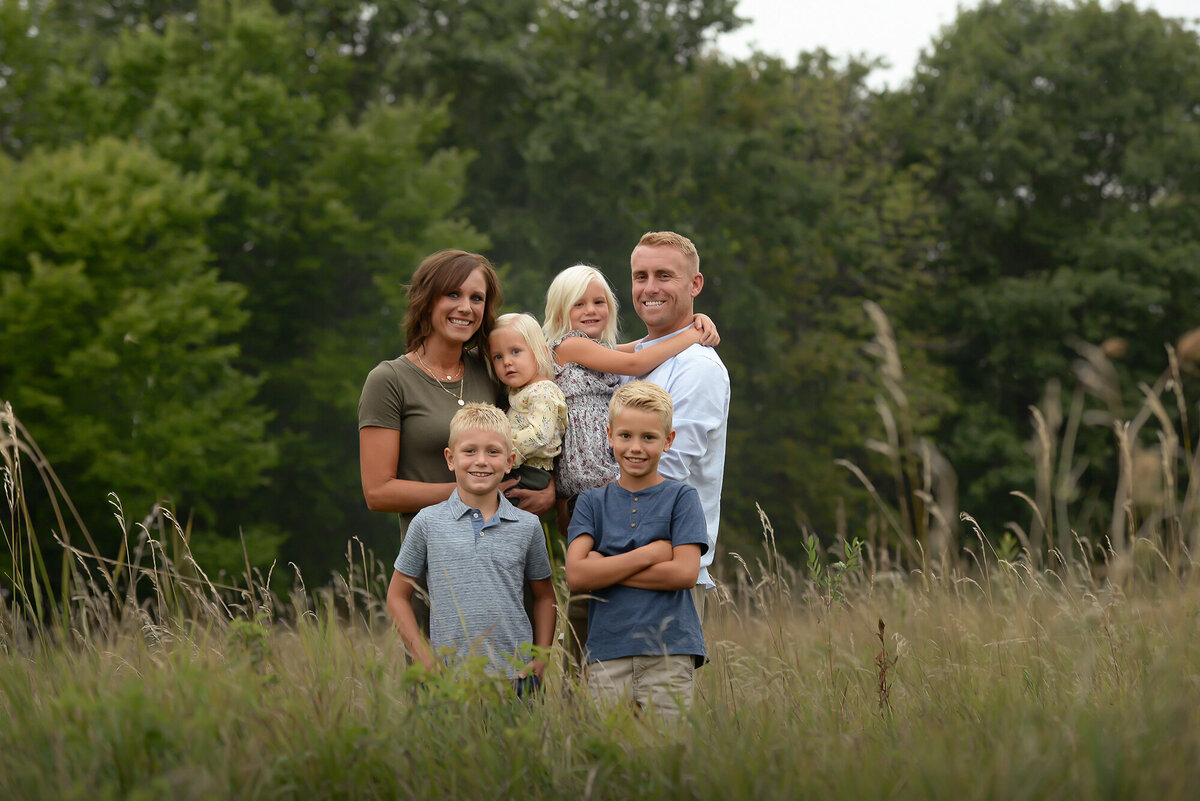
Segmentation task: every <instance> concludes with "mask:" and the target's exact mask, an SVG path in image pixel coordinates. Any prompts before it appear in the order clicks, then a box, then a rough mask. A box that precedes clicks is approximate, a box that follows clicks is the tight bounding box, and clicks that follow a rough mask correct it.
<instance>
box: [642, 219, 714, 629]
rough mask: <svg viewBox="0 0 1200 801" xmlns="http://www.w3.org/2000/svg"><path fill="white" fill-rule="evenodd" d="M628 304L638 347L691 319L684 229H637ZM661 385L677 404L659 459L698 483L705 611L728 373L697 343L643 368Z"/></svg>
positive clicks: (667, 469) (693, 289)
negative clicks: (642, 334)
mask: <svg viewBox="0 0 1200 801" xmlns="http://www.w3.org/2000/svg"><path fill="white" fill-rule="evenodd" d="M629 261H630V266H631V268H632V271H633V307H634V310H635V311H636V312H637V315H638V317H640V318H641V320H642V322H643V323H645V324H646V338H645V339H643V340H642V341H641V342H640V343H638V346H637V347H638V349H641V348H645V347H649V346H650V345H653V344H655V343H657V342H662V341H663V340H666V339H670V338H671V337H674V336H677V335H679V334H681V333H683V332H684V331H686V330H687V329H688V328H689V327H691V325H692V317H693V314H694V312H693V309H692V305H693V301H694V300H695V298H696V296H697V295H699V294H700V290H701V289H703V288H704V276H703V274H701V272H700V255H699V253H698V252H697V251H696V246H695V245H694V244H692V241H691V240H690V239H688V238H687V237H686V236H682V235H680V234H677V233H674V232H672V231H651V232H649V233H646V234H643V235H642V238H641V240H640V241H639V242H638V243H637V247H635V248H634V249H633V253H632V255H631V256H630V259H629ZM642 377H643V378H644V379H645V380H647V381H652V382H653V383H655V384H658V385H659V386H661V387H663V388H664V389H666V390H667V392H669V393H670V394H671V399H672V400H673V401H674V404H675V414H674V421H675V432H676V433H675V441H674V443H673V444H672V446H671V448H670V449H669V450H668V451H666V452H665V453H664V454H663V456H662V460H661V461H660V462H659V467H658V469H659V472H660V473H661V474H662V475H663V476H664V477H666V478H670V479H673V480H675V481H682V482H685V483H687V484H690V485H691V486H693V487H695V488H696V491H697V492H698V493H699V495H700V503H701V506H702V507H703V509H704V521H705V525H706V527H707V529H708V548H707V549H706V550H705V552H704V556H703V557H702V558H701V560H700V574H699V578H698V580H697V585H696V587H697V592H696V593H695V598H696V604H697V609H698V610H699V611H700V612H701V613H703V599H704V590H708V589H712V587H713V581H712V578H711V577H710V576H709V574H708V567H709V566H710V565H711V564H712V561H713V556H714V554H715V553H716V545H717V528H718V525H719V523H720V519H721V484H722V481H723V479H724V475H725V439H726V429H727V427H728V423H729V373H728V372H727V371H726V369H725V365H724V364H722V363H721V359H720V357H719V356H717V352H716V351H715V350H713V349H712V348H706V347H703V346H702V345H692V346H691V347H690V348H688V349H687V350H685V351H683V352H682V353H680V354H679V355H678V356H674V357H672V358H670V359H667V360H666V361H665V362H663V363H662V364H661V365H659V366H658V367H657V368H655V369H654V370H652V371H650V373H648V374H647V375H645V376H642Z"/></svg>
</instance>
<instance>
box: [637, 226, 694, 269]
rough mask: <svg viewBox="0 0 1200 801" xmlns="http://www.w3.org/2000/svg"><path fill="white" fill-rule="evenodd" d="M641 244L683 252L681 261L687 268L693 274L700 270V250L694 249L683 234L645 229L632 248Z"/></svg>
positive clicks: (690, 241)
mask: <svg viewBox="0 0 1200 801" xmlns="http://www.w3.org/2000/svg"><path fill="white" fill-rule="evenodd" d="M643 246H645V247H648V248H671V249H672V250H678V251H679V252H680V253H682V254H683V263H684V264H686V265H687V267H688V269H689V270H691V271H692V273H693V274H694V273H698V272H700V252H699V251H698V250H696V246H695V245H694V244H692V240H690V239H688V238H687V237H686V236H684V235H683V234H677V233H675V232H674V231H647V232H646V233H644V234H642V238H641V239H639V240H638V243H637V246H636V247H634V250H637V249H638V248H640V247H643Z"/></svg>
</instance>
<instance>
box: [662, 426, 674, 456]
mask: <svg viewBox="0 0 1200 801" xmlns="http://www.w3.org/2000/svg"><path fill="white" fill-rule="evenodd" d="M674 441H675V429H673V428H672V429H671V430H670V431H668V432H667V438H666V440H664V441H663V450H664V451H669V450H671V443H672V442H674Z"/></svg>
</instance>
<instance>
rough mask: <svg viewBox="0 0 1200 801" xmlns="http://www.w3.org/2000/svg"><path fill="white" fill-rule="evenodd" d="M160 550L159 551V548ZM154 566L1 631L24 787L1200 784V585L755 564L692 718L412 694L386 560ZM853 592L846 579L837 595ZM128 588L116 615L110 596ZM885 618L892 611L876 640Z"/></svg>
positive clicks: (302, 794) (1066, 788)
mask: <svg viewBox="0 0 1200 801" xmlns="http://www.w3.org/2000/svg"><path fill="white" fill-rule="evenodd" d="M151 547H153V546H151ZM163 559H164V556H163V554H159V555H158V556H157V557H156V559H155V560H151V561H154V562H156V563H157V564H158V566H159V569H158V572H157V573H154V572H149V571H148V572H146V573H145V574H144V578H143V580H142V584H143V585H144V587H143V589H144V590H146V591H147V592H146V594H147V595H148V596H149V597H148V599H147V600H146V601H144V602H143V603H141V604H133V603H132V602H131V603H129V604H126V605H123V606H122V605H118V604H116V603H114V602H113V599H112V598H111V597H109V598H107V599H106V598H105V596H104V593H103V592H101V591H100V590H99V587H98V586H96V587H94V588H93V592H94V593H95V594H94V595H88V594H80V593H77V594H76V596H75V598H74V601H73V602H72V607H73V612H72V616H71V617H72V620H71V621H70V622H68V621H67V620H65V619H64V620H62V621H60V622H59V623H58V624H55V625H52V626H48V627H44V628H42V627H32V626H31V625H29V623H28V621H24V622H22V621H21V620H20V607H19V606H17V605H14V604H12V603H8V604H6V606H5V615H6V617H5V619H4V620H3V625H2V626H0V650H2V655H0V797H3V798H8V799H19V798H89V799H90V798H110V797H111V798H170V799H173V800H174V801H182V799H193V798H196V799H199V798H397V797H435V798H438V797H444V798H475V799H481V798H494V797H527V798H581V799H582V798H588V799H592V798H595V799H600V798H613V799H623V798H663V797H673V798H674V797H695V798H709V797H734V798H795V797H805V796H815V797H838V798H955V799H961V798H966V799H970V798H1037V799H1044V798H1064V799H1066V798H1071V799H1076V798H1083V799H1086V798H1154V799H1156V800H1160V799H1171V798H1180V799H1183V798H1195V797H1196V792H1197V790H1198V789H1200V646H1198V645H1197V638H1196V637H1195V633H1196V629H1197V614H1198V612H1200V592H1198V591H1197V588H1196V587H1195V586H1193V585H1192V584H1191V583H1181V582H1163V581H1159V582H1156V583H1154V584H1146V585H1145V586H1144V587H1141V585H1138V584H1131V586H1130V587H1129V588H1127V589H1126V590H1124V591H1123V590H1122V589H1120V588H1118V587H1116V586H1112V585H1103V584H1099V583H1097V582H1095V581H1093V580H1092V579H1091V577H1090V576H1088V575H1084V574H1076V575H1071V574H1070V573H1068V574H1066V575H1065V577H1063V576H1057V575H1053V574H1037V573H1033V572H1031V571H1030V570H1029V569H1028V568H1027V567H1026V566H1025V565H1024V563H1023V562H1021V561H1016V562H1005V561H996V560H993V561H988V562H984V563H983V569H982V570H981V571H980V572H979V573H978V574H977V575H975V576H973V577H970V578H968V577H965V576H964V577H959V578H942V579H934V578H930V577H926V576H924V575H922V574H919V573H918V574H916V575H913V576H907V577H904V578H903V579H901V578H899V577H897V576H894V575H890V574H889V575H883V574H881V575H877V576H875V577H873V578H872V577H868V576H867V575H866V574H865V571H863V570H856V571H851V572H848V573H845V574H843V575H842V576H841V577H840V578H841V581H840V583H839V582H833V583H834V584H835V585H836V586H830V585H829V584H828V583H827V584H824V585H823V584H821V583H818V582H814V581H813V580H812V578H811V577H810V576H808V575H802V574H800V573H797V572H795V571H793V570H791V569H790V568H788V567H787V566H786V565H780V564H778V563H772V564H771V565H770V566H768V567H761V566H754V567H752V568H750V569H739V572H738V573H737V576H736V580H735V581H731V582H729V585H728V586H729V588H730V591H729V592H726V593H725V594H724V596H723V598H722V600H721V602H720V603H719V604H710V608H709V619H708V621H707V625H706V632H707V636H708V639H709V642H710V648H711V650H712V652H713V661H712V663H711V664H710V665H709V666H707V667H705V668H704V669H703V670H701V671H700V672H699V673H698V696H697V700H696V703H695V706H694V708H693V710H692V713H691V715H690V716H689V717H688V719H687V721H686V724H685V725H684V726H683V727H682V728H681V729H671V728H670V727H664V726H662V725H660V724H659V723H658V721H656V720H654V719H653V718H651V719H638V718H636V717H634V716H633V715H631V714H629V713H628V712H625V711H623V710H618V711H615V712H611V711H610V712H601V711H597V710H596V709H593V708H592V707H591V706H590V704H588V703H586V702H585V701H584V700H583V699H582V698H581V695H580V693H579V688H578V687H577V686H576V685H575V684H574V683H573V682H572V681H571V680H569V679H567V678H565V677H564V675H563V674H562V673H561V672H558V671H555V672H553V674H552V675H551V676H550V677H549V681H548V684H547V688H546V692H545V693H544V695H543V697H542V698H541V699H540V700H539V701H537V702H535V703H534V704H532V705H530V706H524V705H521V704H518V703H512V702H509V701H506V700H503V699H501V698H499V697H498V696H497V695H496V694H495V693H494V692H493V691H492V688H491V687H489V686H488V685H486V684H485V683H481V682H457V683H451V682H441V683H433V684H431V685H427V686H426V687H425V688H424V689H423V690H420V691H417V690H415V689H414V688H413V687H412V685H411V683H410V682H408V681H407V680H406V676H405V658H404V655H403V651H402V648H401V645H400V642H399V637H398V636H397V635H396V634H395V633H394V632H392V631H391V629H390V627H389V626H388V624H387V621H386V619H385V615H384V611H383V609H382V607H381V604H380V601H379V596H380V594H381V592H382V586H383V584H382V582H383V571H382V568H379V569H378V570H377V571H375V574H374V575H373V576H372V577H371V578H369V579H368V578H366V577H365V576H364V574H363V572H362V571H361V570H356V571H353V574H354V575H355V578H354V579H353V580H347V581H343V582H340V583H339V585H338V586H337V587H334V588H330V589H328V590H323V591H321V592H316V593H313V594H311V595H306V594H297V595H294V596H293V598H292V599H291V601H290V602H288V603H287V604H283V605H281V604H280V603H279V601H278V600H277V599H274V598H273V597H271V596H270V595H269V594H268V593H266V592H264V591H257V592H247V591H243V592H242V593H240V594H239V593H237V592H233V591H221V590H219V589H218V588H214V587H210V586H208V585H205V584H204V582H203V579H202V577H201V578H200V579H199V580H197V579H194V578H189V577H188V576H187V575H186V571H183V570H181V569H177V568H175V567H172V566H171V565H169V564H164V561H163ZM839 596H841V597H839ZM114 609H118V610H119V611H120V614H116V613H115V612H114V611H113V610H114ZM881 621H882V623H883V625H884V626H885V628H884V629H883V633H882V636H880V624H881Z"/></svg>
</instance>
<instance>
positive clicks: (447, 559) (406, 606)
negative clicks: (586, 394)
mask: <svg viewBox="0 0 1200 801" xmlns="http://www.w3.org/2000/svg"><path fill="white" fill-rule="evenodd" d="M514 457H515V451H514V450H513V445H512V439H511V434H510V433H509V425H508V418H507V417H506V416H505V414H504V412H502V411H500V410H499V409H497V408H496V407H495V406H492V405H490V404H486V403H468V404H467V405H466V406H464V407H463V408H462V409H461V410H459V412H458V413H457V414H456V415H454V419H453V420H452V421H451V422H450V443H449V447H447V448H446V464H447V466H448V467H449V468H450V470H452V471H453V472H454V480H455V484H456V485H457V486H456V487H455V490H454V492H453V493H452V494H451V495H450V498H449V499H448V500H445V501H442V502H441V503H438V504H434V505H433V506H428V507H426V508H424V509H422V510H421V511H420V512H418V513H417V515H416V517H414V518H413V519H412V522H411V523H410V524H409V527H408V532H407V534H406V536H405V538H404V542H403V544H402V545H401V546H400V555H399V556H397V557H396V565H395V568H396V572H395V573H393V574H392V581H391V585H390V586H389V587H388V597H387V606H388V612H389V613H390V614H391V616H392V620H394V621H395V623H396V628H397V629H398V630H399V631H400V636H401V637H402V638H403V639H404V644H405V646H407V647H408V651H409V653H410V654H412V656H413V658H414V659H416V660H417V661H418V662H420V663H421V664H422V665H424V666H425V668H426V670H429V671H436V670H439V669H441V667H442V665H443V662H442V661H441V659H440V658H439V657H440V656H441V655H443V654H447V655H448V659H449V661H450V663H451V664H452V665H453V664H454V663H461V662H462V660H464V659H465V658H467V657H469V656H485V657H487V660H488V664H487V672H488V673H490V674H492V675H495V676H502V677H505V678H508V679H513V680H520V679H526V678H527V677H528V676H535V677H536V679H535V682H540V680H541V677H542V671H543V670H545V664H544V663H543V662H542V660H540V659H532V660H531V659H530V658H529V657H530V651H531V650H532V649H531V648H530V644H533V645H536V646H540V647H542V648H547V649H548V648H549V647H550V643H551V641H552V638H553V636H554V621H555V605H554V588H553V586H552V585H551V581H550V556H549V554H548V553H547V551H546V538H545V535H544V534H543V533H542V525H541V523H540V522H539V521H538V519H537V517H535V516H534V515H532V514H530V513H529V512H526V511H523V510H521V509H518V508H516V507H515V506H513V505H512V504H511V503H509V501H508V500H507V499H506V498H505V497H504V496H503V495H501V494H500V491H499V486H500V483H501V482H502V481H503V480H504V474H505V473H506V472H508V471H509V470H510V469H511V468H512V466H513V460H514ZM422 576H425V579H426V585H427V586H428V590H429V598H430V603H429V605H430V615H429V631H430V636H429V640H430V641H429V642H426V640H425V638H424V637H423V636H422V635H421V631H420V629H419V628H418V626H417V619H416V616H415V614H414V613H413V606H412V595H413V589H414V587H415V586H416V580H417V579H419V578H421V577H422ZM526 582H528V584H529V587H530V590H531V591H532V595H533V625H532V627H531V626H530V620H529V617H528V615H526V613H525V607H524V602H523V598H524V589H525V584H526ZM431 644H432V648H431V647H430V646H431ZM435 651H436V652H437V654H436V655H435Z"/></svg>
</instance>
